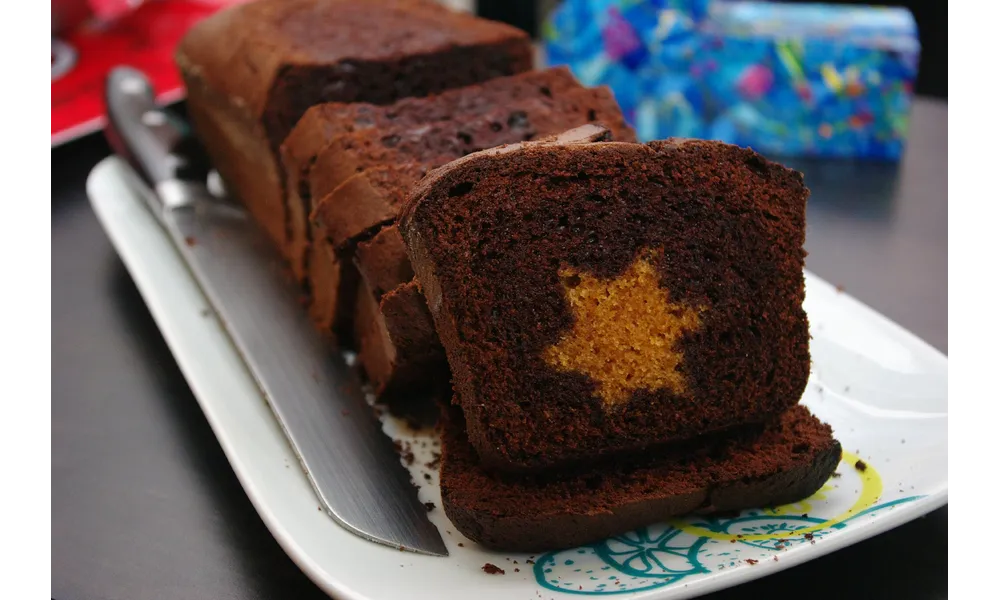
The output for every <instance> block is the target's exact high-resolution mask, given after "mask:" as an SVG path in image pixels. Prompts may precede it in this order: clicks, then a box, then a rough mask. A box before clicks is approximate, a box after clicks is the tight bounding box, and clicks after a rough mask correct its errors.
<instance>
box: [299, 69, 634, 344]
mask: <svg viewBox="0 0 1000 600" xmlns="http://www.w3.org/2000/svg"><path fill="white" fill-rule="evenodd" d="M456 93H457V92H456ZM566 96H567V97H568V98H569V99H568V100H566V101H561V100H559V99H558V98H556V100H557V101H558V102H557V104H556V107H559V109H560V111H561V112H556V111H555V110H553V104H552V101H551V100H552V99H551V98H549V97H548V95H546V94H544V93H541V92H539V94H538V96H537V97H533V98H530V99H527V100H525V101H524V102H521V103H519V104H516V105H508V106H496V107H493V108H491V109H490V110H488V111H486V112H483V113H473V114H471V115H461V114H456V115H453V116H452V118H451V119H448V120H441V121H436V122H433V123H427V124H419V125H412V124H408V123H405V122H400V123H396V124H393V125H391V126H385V127H378V128H376V127H372V128H368V129H364V130H358V131H355V132H354V133H351V134H348V135H345V136H340V137H337V138H335V139H333V140H332V141H331V143H330V144H329V145H328V146H327V148H326V149H325V150H323V151H322V152H321V153H320V154H319V155H318V156H317V157H316V162H315V164H314V165H313V167H312V169H311V170H310V180H309V187H310V196H311V197H312V198H321V200H320V201H319V202H318V203H317V205H316V208H315V209H314V210H313V214H312V218H311V219H310V236H309V238H310V240H311V241H310V242H309V253H308V260H307V263H306V269H305V270H306V273H307V274H308V276H307V281H306V283H307V285H308V289H309V290H310V293H311V296H312V301H311V309H310V312H311V314H312V315H313V318H314V320H315V321H316V323H317V324H318V325H319V326H320V327H325V326H326V325H327V324H328V323H333V324H334V325H333V328H334V332H335V334H336V335H338V336H340V337H343V336H344V335H345V327H346V323H347V322H346V321H345V318H346V317H343V315H349V314H351V312H352V308H351V307H352V306H353V301H354V298H355V290H354V288H352V287H349V286H343V285H342V286H340V287H339V288H337V287H329V286H325V285H318V284H317V282H318V281H328V280H330V279H331V277H330V275H329V272H330V271H331V270H334V269H339V270H340V272H341V273H346V272H347V271H348V270H349V269H350V268H351V266H350V264H349V263H350V261H349V259H350V257H351V254H352V253H353V250H354V245H355V244H356V243H358V242H359V241H361V240H362V239H365V238H366V237H370V236H371V235H373V234H374V233H376V232H377V231H378V228H379V227H380V226H382V225H383V224H385V223H386V221H382V220H379V218H380V217H379V215H380V214H382V215H385V216H387V218H388V220H390V221H391V220H392V219H393V218H394V217H395V213H396V211H397V210H398V208H399V206H400V204H401V202H402V199H403V198H404V197H405V192H406V191H408V190H409V189H410V187H411V186H412V185H413V183H415V182H416V180H417V179H419V177H420V176H422V175H423V174H424V173H425V172H426V170H427V169H429V168H431V167H433V166H437V165H442V164H445V163H447V162H449V161H451V160H454V159H455V158H458V157H460V156H462V155H464V154H468V153H469V152H473V151H475V150H478V149H480V148H483V147H493V146H497V145H500V144H505V143H510V142H517V141H523V140H525V139H531V138H533V137H537V136H542V135H549V134H553V133H557V132H560V131H563V130H565V129H567V128H570V127H575V126H577V125H581V124H584V123H587V122H588V121H589V120H591V119H594V120H601V121H606V122H608V123H609V126H610V127H611V128H612V130H613V131H614V132H615V133H616V134H617V135H621V136H622V137H623V138H624V139H634V134H633V132H632V129H631V128H630V127H629V126H628V125H627V124H625V121H624V118H623V117H622V114H621V111H620V110H619V109H618V105H617V104H616V103H615V100H614V97H613V96H612V95H611V93H610V92H609V91H608V90H607V89H605V88H598V89H593V90H591V89H583V88H581V89H577V90H574V91H571V92H569V93H567V94H566ZM444 97H445V96H444V95H443V94H442V95H440V96H437V97H435V98H428V99H427V102H438V101H442V98H444ZM387 110H394V107H387ZM498 124H505V125H502V126H499V127H498V126H497V125H498ZM380 167H390V168H391V169H390V170H381V169H380ZM369 170H371V171H373V173H371V174H369V173H368V171H369ZM356 175H359V177H358V179H354V177H355V176H356ZM345 262H346V263H347V264H344V263H345ZM386 268H396V266H395V265H386ZM341 281H344V282H347V283H351V282H352V281H353V279H345V278H343V277H342V278H341ZM330 310H336V311H337V312H338V314H339V315H341V316H337V315H334V314H331V313H330V312H329V311H330Z"/></svg>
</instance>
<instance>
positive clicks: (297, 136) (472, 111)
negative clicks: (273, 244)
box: [281, 67, 582, 278]
mask: <svg viewBox="0 0 1000 600" xmlns="http://www.w3.org/2000/svg"><path fill="white" fill-rule="evenodd" d="M581 88H582V86H581V85H580V84H579V83H578V82H577V81H576V79H574V78H573V75H572V74H571V73H570V71H569V69H567V68H566V67H555V68H551V69H546V70H542V71H529V72H526V73H519V74H517V75H511V76H509V77H498V78H496V79H491V80H489V81H486V82H484V83H482V84H479V85H473V86H467V87H465V88H459V89H457V90H452V91H448V92H443V93H442V94H440V96H430V97H427V98H406V99H403V100H400V101H399V102H396V103H394V104H391V105H388V106H377V105H373V104H368V103H362V102H353V103H342V102H328V103H324V104H317V105H315V106H313V107H311V108H310V109H309V110H307V111H306V112H305V114H304V115H303V116H302V118H301V119H300V120H299V122H298V124H297V125H296V126H295V127H294V128H293V129H292V131H291V133H289V134H288V137H287V138H286V139H285V141H284V142H283V143H282V145H281V160H282V165H283V167H284V172H285V178H286V186H285V187H286V195H287V199H286V204H287V208H286V211H287V215H288V219H289V239H288V241H287V244H288V247H287V248H286V251H285V252H286V255H287V256H288V257H289V258H290V260H291V263H292V266H293V270H294V271H295V273H296V275H297V276H298V277H300V278H304V277H305V261H304V260H303V257H304V256H305V254H306V249H305V248H306V246H307V245H308V243H309V229H308V224H307V218H308V216H309V214H310V213H311V212H312V209H313V205H312V197H311V190H310V188H309V172H310V170H311V169H312V166H313V164H314V163H315V162H316V156H317V155H318V154H319V153H320V152H321V151H322V150H323V149H324V148H326V147H327V146H328V145H329V144H330V142H331V141H332V140H334V139H335V138H337V137H338V136H343V135H345V134H348V133H352V132H354V131H357V130H364V129H370V128H391V127H413V126H417V125H421V124H427V123H433V122H436V121H442V120H449V119H452V118H454V117H455V116H472V115H477V114H482V113H483V112H487V111H490V110H494V109H495V108H496V107H497V106H507V105H509V104H511V103H516V102H518V101H521V100H523V99H525V98H539V97H541V98H545V97H549V98H551V97H559V96H562V95H563V94H565V93H566V92H567V91H569V90H578V89H581ZM420 175H421V176H422V175H423V173H421V174H420Z"/></svg>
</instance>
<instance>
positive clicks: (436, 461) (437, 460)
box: [426, 452, 441, 469]
mask: <svg viewBox="0 0 1000 600" xmlns="http://www.w3.org/2000/svg"><path fill="white" fill-rule="evenodd" d="M440 464H441V453H440V452H431V462H429V463H427V465H426V466H427V468H428V469H436V468H438V466H439V465H440Z"/></svg>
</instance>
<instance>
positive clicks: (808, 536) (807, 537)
mask: <svg viewBox="0 0 1000 600" xmlns="http://www.w3.org/2000/svg"><path fill="white" fill-rule="evenodd" d="M802 537H804V538H806V539H807V540H811V539H813V534H811V533H804V534H802Z"/></svg>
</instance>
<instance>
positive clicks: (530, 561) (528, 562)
mask: <svg viewBox="0 0 1000 600" xmlns="http://www.w3.org/2000/svg"><path fill="white" fill-rule="evenodd" d="M524 562H525V563H527V564H529V565H533V564H535V561H533V560H531V559H530V558H529V559H528V560H526V561H524Z"/></svg>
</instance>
